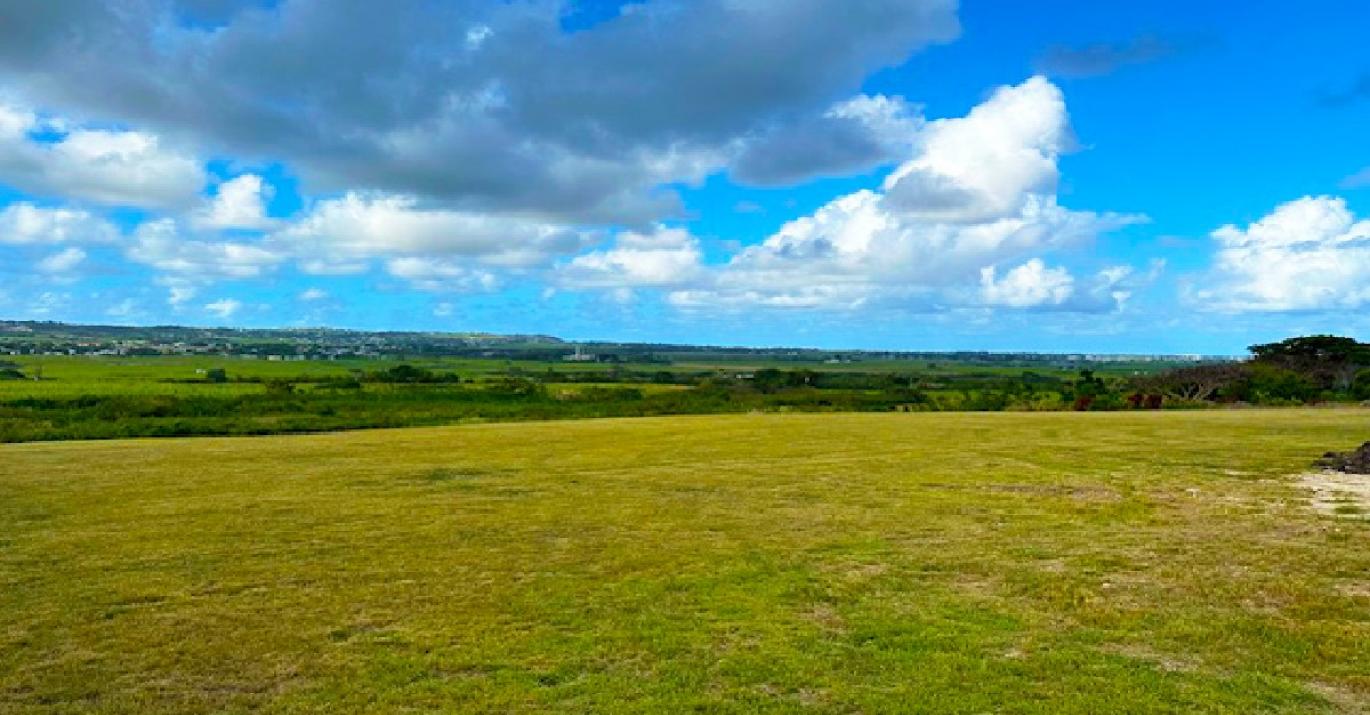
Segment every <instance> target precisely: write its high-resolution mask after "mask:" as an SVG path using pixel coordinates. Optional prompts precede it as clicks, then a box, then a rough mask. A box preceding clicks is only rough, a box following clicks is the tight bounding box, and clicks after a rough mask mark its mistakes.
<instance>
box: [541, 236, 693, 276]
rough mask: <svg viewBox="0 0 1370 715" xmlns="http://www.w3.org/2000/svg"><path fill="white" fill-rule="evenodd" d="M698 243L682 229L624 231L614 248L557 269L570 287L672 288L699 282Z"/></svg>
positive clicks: (577, 258)
mask: <svg viewBox="0 0 1370 715" xmlns="http://www.w3.org/2000/svg"><path fill="white" fill-rule="evenodd" d="M700 259H701V253H700V250H699V241H697V240H696V239H695V238H694V237H693V236H691V235H690V233H689V232H688V231H686V230H684V229H680V228H667V227H664V226H658V227H656V229H655V230H654V231H653V232H652V233H648V234H643V233H636V232H631V231H629V232H624V233H621V234H619V235H618V237H617V238H616V239H615V241H614V247H613V248H611V249H608V250H605V251H595V252H593V253H587V254H584V255H580V256H576V257H575V258H573V259H571V261H570V262H569V263H567V264H565V265H563V266H561V267H560V268H559V269H558V270H557V275H556V277H557V281H558V283H559V284H561V285H564V286H567V287H571V288H621V287H629V286H633V287H653V288H669V287H678V286H685V285H689V284H690V283H692V282H694V281H696V280H698V278H699V277H700V275H701V273H702V271H703V268H702V266H701V265H700Z"/></svg>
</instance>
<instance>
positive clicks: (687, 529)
mask: <svg viewBox="0 0 1370 715" xmlns="http://www.w3.org/2000/svg"><path fill="white" fill-rule="evenodd" d="M1367 435H1370V412H1365V411H1359V410H1326V411H1322V410H1289V411H1270V410H1262V411H1246V412H1243V411H1213V412H1202V413H1183V412H1180V413H1177V412H1166V413H1087V414H1074V413H1061V414H1015V413H992V414H946V413H942V414H881V415H862V414H835V415H764V416H760V415H735V416H721V417H675V418H655V419H641V420H593V421H577V422H549V423H525V424H508V425H493V424H492V425H476V426H467V427H448V428H425V429H409V430H389V431H370V432H354V433H341V434H329V435H311V436H296V437H259V438H237V439H196V440H143V441H114V442H99V443H93V442H71V443H61V444H21V445H3V446H0V711H6V712H187V711H230V712H234V711H247V710H252V709H259V710H264V711H268V712H302V711H318V712H339V711H343V712H395V711H403V710H411V711H428V710H446V711H450V712H472V711H480V712H518V711H523V712H536V711H549V710H551V711H570V712H642V711H654V712H682V711H691V710H702V711H708V712H755V711H758V710H762V711H779V712H801V711H805V712H808V711H817V712H871V713H875V712H892V711H906V712H956V713H972V712H1039V713H1062V712H1073V713H1105V712H1234V713H1251V712H1272V711H1273V712H1336V711H1341V712H1363V711H1365V709H1366V708H1367V705H1370V648H1366V647H1365V644H1366V643H1368V642H1370V580H1368V579H1367V574H1368V573H1370V522H1366V521H1363V520H1357V519H1345V518H1338V517H1336V516H1328V515H1319V514H1316V513H1314V512H1313V511H1311V510H1310V509H1308V508H1307V495H1306V494H1305V493H1303V492H1302V491H1301V490H1300V489H1299V488H1298V487H1296V486H1295V484H1294V482H1293V480H1291V479H1289V478H1288V475H1291V474H1295V473H1298V472H1299V471H1301V470H1304V469H1306V468H1307V466H1308V464H1309V462H1310V461H1311V460H1312V459H1313V458H1314V457H1316V456H1317V455H1319V454H1321V453H1322V452H1323V451H1325V450H1327V449H1340V448H1347V447H1350V446H1354V445H1355V444H1358V443H1359V442H1360V441H1362V440H1364V439H1366V438H1367Z"/></svg>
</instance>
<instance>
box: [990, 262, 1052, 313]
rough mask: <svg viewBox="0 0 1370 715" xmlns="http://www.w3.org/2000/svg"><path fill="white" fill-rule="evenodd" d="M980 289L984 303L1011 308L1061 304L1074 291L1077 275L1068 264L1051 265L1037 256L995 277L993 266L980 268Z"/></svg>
mask: <svg viewBox="0 0 1370 715" xmlns="http://www.w3.org/2000/svg"><path fill="white" fill-rule="evenodd" d="M980 292H981V295H982V296H983V297H984V301H985V303H987V304H989V305H1002V306H1008V307H1011V308H1033V307H1038V306H1042V305H1061V304H1062V303H1065V302H1066V301H1067V300H1069V299H1070V297H1071V295H1073V294H1074V293H1075V278H1074V277H1073V276H1071V275H1070V271H1068V270H1066V269H1065V268H1059V267H1058V268H1049V267H1047V265H1046V264H1045V263H1043V262H1042V259H1040V258H1034V259H1032V260H1030V261H1028V262H1027V263H1024V264H1023V265H1021V266H1018V267H1017V268H1013V269H1011V270H1009V271H1007V272H1006V273H1004V277H1003V278H996V275H995V269H994V267H993V266H987V267H985V268H983V269H981V271H980Z"/></svg>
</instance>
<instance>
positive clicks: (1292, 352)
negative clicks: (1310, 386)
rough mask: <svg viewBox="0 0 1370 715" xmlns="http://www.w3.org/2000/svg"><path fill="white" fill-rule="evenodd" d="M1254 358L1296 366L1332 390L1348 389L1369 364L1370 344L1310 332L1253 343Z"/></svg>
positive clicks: (1296, 370)
mask: <svg viewBox="0 0 1370 715" xmlns="http://www.w3.org/2000/svg"><path fill="white" fill-rule="evenodd" d="M1249 349H1250V350H1251V354H1252V355H1253V356H1254V360H1255V362H1258V363H1264V364H1267V365H1274V366H1276V367H1282V368H1284V369H1286V370H1293V371H1294V372H1297V373H1299V374H1302V375H1306V376H1308V377H1310V378H1312V379H1313V380H1315V381H1316V382H1317V383H1318V384H1319V385H1320V386H1322V387H1324V388H1329V389H1333V390H1342V391H1345V390H1349V389H1351V383H1352V382H1353V381H1354V380H1355V378H1356V373H1357V372H1359V371H1360V370H1361V369H1362V368H1365V367H1370V344H1366V343H1362V342H1359V341H1357V340H1356V339H1354V338H1343V337H1338V336H1335V335H1309V336H1304V337H1297V338H1289V339H1287V340H1281V341H1279V342H1277V343H1263V344H1260V345H1252V346H1251V347H1250V348H1249Z"/></svg>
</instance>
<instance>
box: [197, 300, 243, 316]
mask: <svg viewBox="0 0 1370 715" xmlns="http://www.w3.org/2000/svg"><path fill="white" fill-rule="evenodd" d="M242 307H243V304H242V302H241V301H237V300H234V299H232V298H222V299H220V300H216V301H214V302H213V303H206V304H205V310H207V311H209V312H210V313H213V314H214V315H217V316H219V318H220V319H222V320H228V319H229V318H232V317H233V314H234V313H237V312H238V311H239V310H241V309H242Z"/></svg>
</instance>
